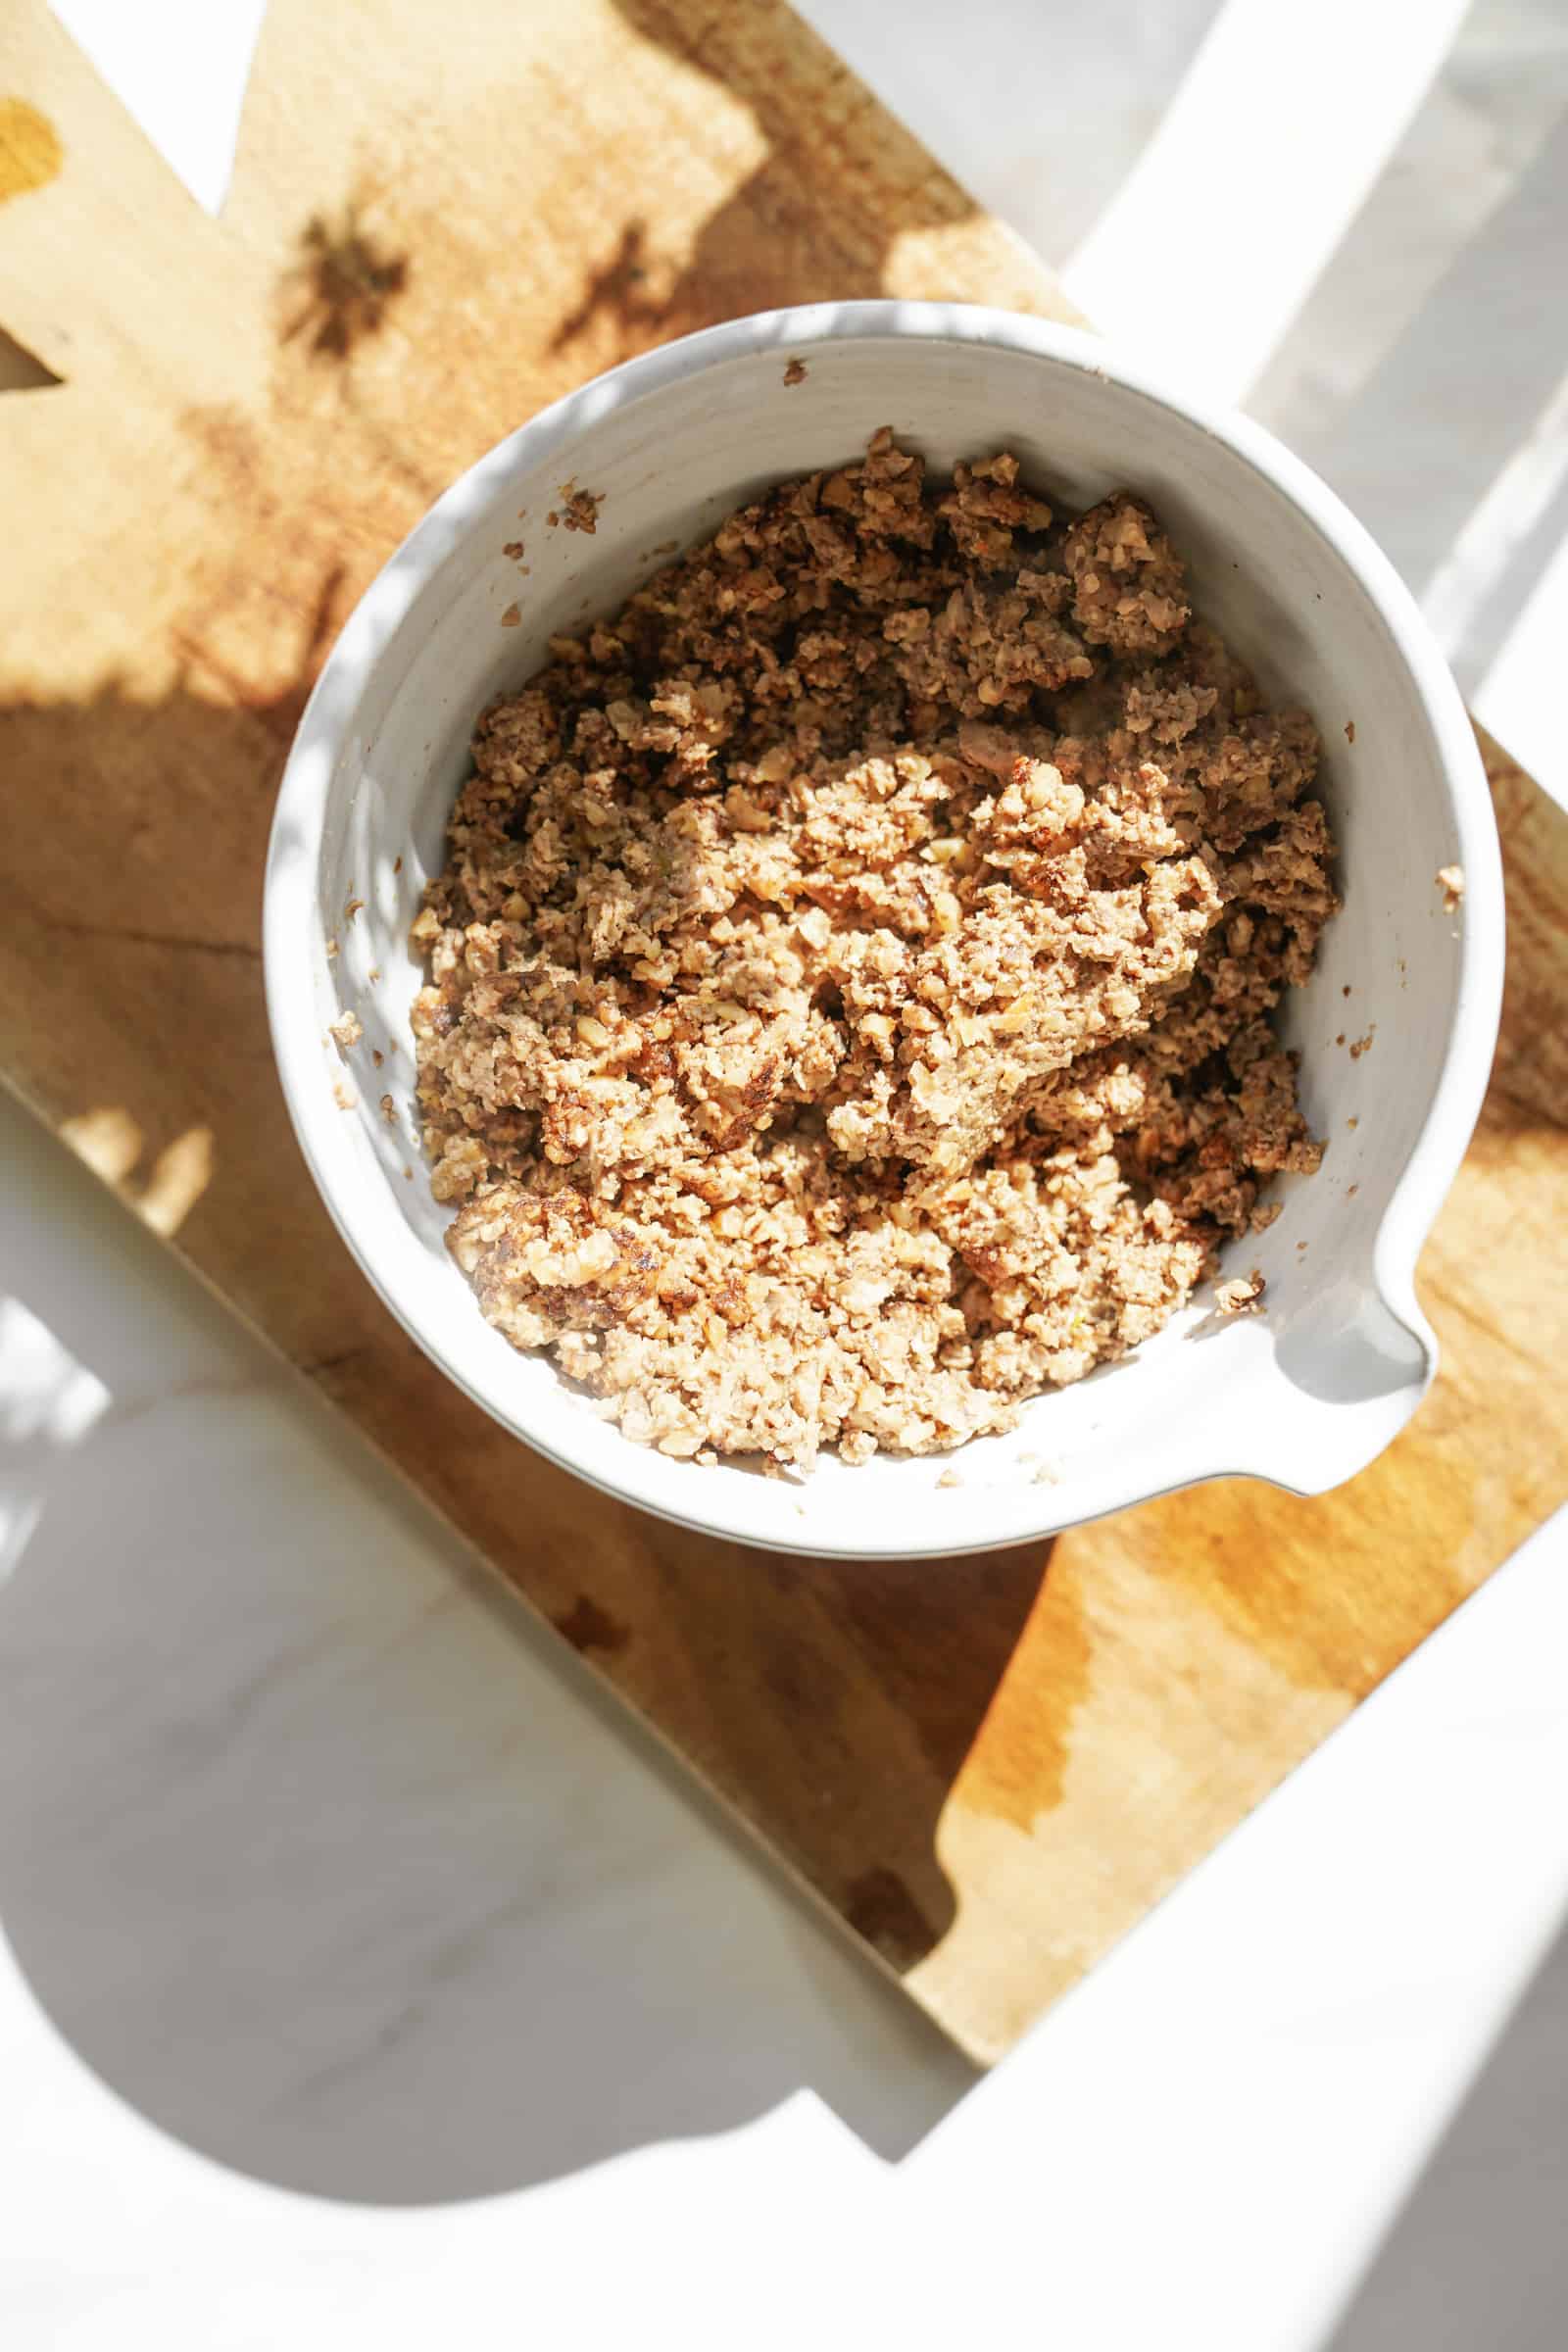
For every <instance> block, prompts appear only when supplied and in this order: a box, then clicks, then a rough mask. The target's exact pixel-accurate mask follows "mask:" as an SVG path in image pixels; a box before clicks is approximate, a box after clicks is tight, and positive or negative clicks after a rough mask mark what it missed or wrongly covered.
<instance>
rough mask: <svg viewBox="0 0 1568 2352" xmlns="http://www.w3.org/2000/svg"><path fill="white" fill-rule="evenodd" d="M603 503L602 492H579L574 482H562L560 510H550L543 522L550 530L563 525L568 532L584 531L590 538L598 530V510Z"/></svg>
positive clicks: (603, 495) (603, 496)
mask: <svg viewBox="0 0 1568 2352" xmlns="http://www.w3.org/2000/svg"><path fill="white" fill-rule="evenodd" d="M604 503H605V494H604V492H603V491H602V490H579V489H578V487H577V485H576V483H575V482H563V483H562V485H561V507H560V510H559V512H558V511H557V510H556V509H555V508H552V509H551V511H550V513H549V514H548V515H546V516H545V520H546V522H548V523H549V525H550V527H551V529H552V530H556V529H558V528H559V527H560V526H562V525H563V524H564V527H565V528H566V529H567V530H568V531H586V532H587V533H588V534H589V536H590V538H591V537H592V535H593V533H594V532H595V531H597V529H598V528H599V510H600V508H601V507H602V506H603V505H604Z"/></svg>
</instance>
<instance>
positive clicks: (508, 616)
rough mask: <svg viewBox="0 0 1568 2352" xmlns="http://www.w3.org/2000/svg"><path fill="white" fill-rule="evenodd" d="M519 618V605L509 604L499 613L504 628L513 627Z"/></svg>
mask: <svg viewBox="0 0 1568 2352" xmlns="http://www.w3.org/2000/svg"><path fill="white" fill-rule="evenodd" d="M521 618H522V609H521V607H520V606H519V605H509V606H508V607H507V609H506V611H505V612H504V613H502V615H501V626H502V627H503V628H504V629H515V627H516V626H517V623H518V622H519V621H520V620H521Z"/></svg>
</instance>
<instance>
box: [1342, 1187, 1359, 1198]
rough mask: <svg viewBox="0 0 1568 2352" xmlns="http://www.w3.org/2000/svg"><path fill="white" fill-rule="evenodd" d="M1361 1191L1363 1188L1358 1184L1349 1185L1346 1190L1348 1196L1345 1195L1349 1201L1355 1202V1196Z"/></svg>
mask: <svg viewBox="0 0 1568 2352" xmlns="http://www.w3.org/2000/svg"><path fill="white" fill-rule="evenodd" d="M1360 1190H1361V1187H1360V1186H1359V1185H1358V1184H1352V1185H1348V1186H1347V1188H1346V1194H1345V1198H1346V1199H1347V1201H1353V1200H1354V1199H1355V1196H1356V1194H1357V1193H1358V1192H1359V1191H1360Z"/></svg>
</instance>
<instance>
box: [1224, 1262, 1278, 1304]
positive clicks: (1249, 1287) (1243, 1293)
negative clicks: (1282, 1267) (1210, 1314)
mask: <svg viewBox="0 0 1568 2352" xmlns="http://www.w3.org/2000/svg"><path fill="white" fill-rule="evenodd" d="M1267 1288H1268V1285H1267V1284H1266V1283H1265V1282H1264V1280H1263V1277H1262V1275H1261V1274H1259V1273H1258V1271H1257V1269H1256V1267H1255V1266H1254V1268H1253V1269H1252V1271H1251V1273H1250V1274H1238V1275H1237V1276H1236V1278H1235V1280H1234V1281H1231V1282H1218V1283H1216V1284H1215V1285H1214V1305H1215V1308H1216V1310H1217V1312H1218V1313H1220V1314H1222V1315H1260V1314H1261V1313H1262V1312H1263V1293H1264V1291H1265V1290H1266V1289H1267Z"/></svg>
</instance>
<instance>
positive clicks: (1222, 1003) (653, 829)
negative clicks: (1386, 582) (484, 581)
mask: <svg viewBox="0 0 1568 2352" xmlns="http://www.w3.org/2000/svg"><path fill="white" fill-rule="evenodd" d="M473 757H474V774H473V776H472V777H471V779H470V780H469V782H468V783H467V784H466V787H465V789H464V791H463V794H462V797H461V798H460V800H459V802H458V805H457V808H456V810H455V812H454V815H453V819H452V825H451V832H450V858H449V862H448V864H447V867H446V870H445V871H444V872H443V873H442V874H441V876H440V877H439V879H438V880H437V881H435V882H434V883H433V884H431V886H430V888H429V889H428V891H427V892H426V894H425V901H424V906H423V908H422V910H421V912H420V914H419V915H418V917H417V921H416V923H415V926H414V930H415V937H416V941H417V945H418V946H419V947H420V948H421V949H422V950H423V951H424V953H425V954H426V956H427V957H428V964H429V972H430V980H429V984H428V985H427V986H426V987H425V988H424V989H423V990H422V992H421V994H420V996H419V998H418V1000H417V1005H416V1008H415V1016H414V1026H415V1032H416V1036H417V1043H418V1055H419V1085H418V1096H419V1106H420V1111H421V1114H422V1120H423V1129H424V1136H425V1141H426V1145H427V1148H428V1150H429V1152H430V1153H431V1156H432V1159H433V1163H434V1164H433V1171H432V1178H431V1181H432V1187H433V1190H434V1193H435V1196H436V1198H437V1200H438V1201H444V1202H451V1203H456V1204H458V1206H457V1214H456V1218H455V1221H454V1223H453V1225H452V1227H451V1230H450V1233H449V1236H448V1240H449V1243H450V1246H451V1249H452V1250H453V1252H454V1254H455V1256H456V1258H457V1260H458V1263H459V1264H460V1265H461V1266H462V1267H463V1269H464V1271H465V1272H466V1274H467V1275H468V1276H469V1277H470V1279H471V1281H472V1284H473V1287H474V1289H475V1291H476V1293H477V1295H478V1299H479V1304H480V1306H481V1308H482V1309H483V1312H484V1313H485V1314H486V1315H487V1316H488V1317H489V1319H490V1320H491V1321H492V1322H493V1323H494V1324H496V1325H497V1326H498V1327H499V1329H500V1330H502V1331H503V1332H505V1333H506V1335H507V1336H508V1338H509V1339H511V1340H512V1341H513V1342H515V1345H516V1346H517V1347H519V1348H551V1349H553V1350H554V1353H555V1356H556V1360H557V1362H558V1364H559V1365H560V1367H561V1369H562V1370H563V1371H564V1373H566V1374H567V1375H568V1376H570V1377H571V1378H572V1379H573V1380H575V1381H578V1382H580V1383H582V1384H583V1386H584V1387H585V1388H586V1389H587V1390H588V1391H589V1392H590V1393H591V1394H592V1395H593V1396H594V1397H598V1398H600V1399H602V1400H603V1405H602V1409H603V1410H605V1411H606V1412H608V1413H611V1414H613V1416H614V1417H615V1418H616V1419H618V1421H619V1423H620V1425H621V1428H622V1429H623V1430H624V1432H625V1433H626V1435H627V1436H628V1437H631V1438H634V1439H638V1440H641V1441H644V1442H646V1443H650V1444H653V1445H656V1446H659V1447H660V1448H661V1449H662V1451H663V1452H665V1453H670V1454H676V1455H688V1456H689V1455H695V1454H697V1453H699V1452H703V1453H704V1454H705V1456H707V1455H709V1454H710V1453H711V1450H712V1449H716V1450H719V1451H722V1452H725V1453H730V1454H751V1455H759V1454H760V1455H761V1456H762V1457H764V1461H765V1462H766V1463H767V1464H769V1465H772V1466H784V1465H801V1464H805V1463H808V1462H809V1461H810V1460H811V1459H812V1457H813V1456H814V1455H815V1453H816V1452H817V1450H818V1448H819V1447H821V1446H837V1447H838V1450H839V1452H840V1454H841V1455H842V1456H843V1457H844V1458H845V1459H846V1460H849V1461H852V1462H858V1461H862V1460H864V1459H865V1458H866V1457H867V1456H868V1455H869V1454H871V1453H873V1452H874V1451H875V1450H876V1449H877V1448H878V1447H884V1448H888V1449H891V1450H895V1451H899V1452H905V1453H918V1452H924V1451H928V1450H932V1449H941V1448H947V1447H951V1446H957V1445H959V1444H961V1443H962V1442H963V1441H964V1440H966V1439H967V1438H970V1437H972V1436H975V1435H977V1434H979V1433H981V1432H985V1431H995V1430H999V1429H1004V1428H1006V1427H1009V1426H1010V1425H1011V1424H1012V1422H1013V1421H1014V1420H1015V1419H1016V1416H1017V1410H1018V1407H1019V1405H1020V1403H1021V1402H1022V1401H1023V1400H1024V1399H1026V1398H1028V1397H1032V1396H1034V1395H1036V1394H1038V1393H1039V1392H1040V1391H1042V1390H1044V1389H1047V1388H1050V1387H1053V1386H1058V1385H1060V1384H1062V1383H1065V1382H1068V1381H1073V1380H1077V1379H1079V1378H1080V1377H1081V1376H1082V1375H1083V1374H1084V1373H1086V1372H1088V1371H1090V1370H1091V1369H1092V1368H1093V1367H1094V1366H1095V1365H1096V1364H1099V1363H1101V1362H1103V1361H1105V1360H1106V1359H1108V1358H1112V1357H1115V1356H1119V1355H1121V1354H1123V1353H1124V1352H1125V1351H1126V1350H1127V1349H1128V1348H1133V1347H1136V1346H1137V1344H1138V1343H1139V1342H1140V1341H1141V1340H1144V1339H1147V1338H1148V1337H1149V1336H1150V1335H1151V1334H1152V1332H1155V1331H1157V1330H1158V1329H1159V1328H1160V1326H1161V1325H1162V1324H1163V1323H1164V1322H1165V1321H1166V1320H1167V1319H1168V1317H1169V1316H1170V1315H1171V1314H1172V1312H1173V1311H1174V1310H1175V1309H1176V1308H1177V1307H1178V1306H1180V1305H1181V1304H1182V1303H1183V1302H1184V1301H1185V1299H1187V1297H1188V1295H1189V1293H1190V1292H1191V1291H1192V1289H1193V1287H1194V1285H1195V1284H1197V1283H1198V1282H1199V1281H1200V1280H1201V1278H1202V1277H1203V1276H1204V1275H1205V1274H1207V1273H1209V1272H1211V1271H1212V1267H1213V1252H1214V1250H1215V1246H1216V1244H1217V1243H1218V1242H1219V1241H1221V1240H1222V1239H1223V1238H1224V1237H1225V1236H1227V1235H1231V1234H1238V1233H1241V1232H1243V1231H1245V1230H1246V1229H1248V1227H1249V1226H1250V1225H1252V1224H1261V1223H1263V1222H1265V1221H1266V1218H1267V1214H1268V1212H1267V1211H1266V1210H1264V1209H1259V1208H1258V1206H1257V1201H1258V1194H1259V1189H1260V1187H1261V1186H1262V1185H1263V1184H1264V1183H1265V1182H1266V1181H1267V1179H1268V1178H1269V1177H1270V1176H1272V1175H1273V1174H1274V1173H1275V1172H1276V1171H1278V1170H1280V1169H1286V1168H1292V1169H1303V1170H1305V1169H1311V1168H1314V1167H1316V1165H1317V1163H1318V1159H1319V1157H1320V1151H1319V1147H1318V1146H1317V1145H1316V1144H1315V1143H1313V1142H1312V1140H1311V1139H1310V1137H1309V1136H1308V1133H1307V1131H1306V1128H1305V1126H1304V1124H1303V1121H1302V1119H1301V1116H1300V1114H1299V1109H1298V1107H1297V1100H1296V1071H1295V1057H1294V1056H1293V1055H1292V1054H1287V1053H1286V1052H1284V1051H1283V1050H1282V1048H1281V1047H1280V1045H1279V1043H1278V1041H1277V1039H1276V1038H1275V1036H1274V1034H1273V1032H1272V1030H1271V1029H1270V1026H1269V1018H1268V1016H1269V1012H1270V1009H1271V1007H1272V1006H1273V1005H1274V1004H1275V1003H1276V1001H1277V1000H1278V998H1279V996H1280V994H1281V992H1282V990H1283V989H1284V988H1285V987H1287V986H1288V985H1292V984H1298V985H1299V983H1300V982H1302V981H1304V980H1305V978H1306V977H1307V974H1308V972H1309V970H1310V968H1311V963H1312V956H1313V951H1314V948H1315V944H1316V941H1317V937H1318V933H1319V931H1320V930H1321V928H1322V926H1323V924H1324V922H1325V921H1326V920H1327V919H1328V917H1329V916H1330V914H1331V913H1332V912H1333V910H1334V907H1335V903H1336V902H1335V898H1334V894H1333V890H1332V887H1331V884H1330V880H1329V869H1330V865H1331V862H1332V858H1333V843H1332V841H1331V838H1330V835H1329V830H1328V827H1327V824H1326V822H1325V819H1324V813H1323V809H1322V808H1321V807H1320V806H1319V804H1318V803H1317V802H1316V801H1315V800H1313V799H1311V798H1309V797H1308V794H1307V787H1308V786H1309V784H1310V782H1311V779H1312V775H1313V771H1314V768H1315V766H1316V763H1317V757H1318V741H1317V736H1316V733H1315V731H1314V729H1313V727H1312V724H1311V721H1310V720H1309V719H1308V718H1307V716H1306V715H1305V713H1304V712H1302V711H1268V710H1266V709H1264V708H1263V707H1262V705H1261V704H1260V701H1259V698H1258V696H1257V694H1256V692H1255V690H1254V688H1253V686H1252V683H1251V681H1250V678H1249V677H1248V675H1247V674H1246V672H1245V671H1244V670H1242V668H1241V667H1240V666H1239V665H1238V663H1237V662H1235V661H1234V660H1233V659H1232V658H1231V656H1230V655H1229V654H1228V653H1227V652H1226V650H1225V648H1224V646H1223V645H1221V644H1220V642H1219V641H1218V639H1217V638H1216V637H1215V636H1214V635H1213V633H1212V632H1211V631H1210V630H1208V629H1206V628H1204V627H1203V626H1202V625H1201V623H1200V622H1198V621H1197V620H1195V619H1194V618H1193V616H1192V614H1191V613H1190V612H1189V609H1188V605H1187V600H1186V591H1185V587H1184V580H1183V571H1182V565H1181V563H1180V560H1179V558H1178V557H1177V555H1176V552H1175V550H1174V549H1173V548H1172V547H1171V545H1170V543H1169V541H1168V540H1167V539H1166V537H1165V536H1164V533H1163V532H1162V531H1161V530H1160V528H1159V526H1158V524H1157V523H1156V522H1155V520H1154V517H1153V516H1152V514H1151V513H1150V512H1149V510H1148V508H1147V507H1145V506H1143V505H1142V504H1141V503H1140V502H1139V501H1138V500H1137V499H1136V498H1133V497H1131V496H1128V495H1125V494H1118V495H1116V496H1114V497H1110V498H1107V499H1105V500H1103V502H1102V503H1101V504H1100V505H1099V506H1096V507H1094V508H1092V509H1091V510H1090V511H1089V512H1088V513H1087V514H1084V515H1079V516H1077V517H1076V519H1072V520H1065V521H1064V520H1059V519H1057V518H1055V517H1054V516H1053V515H1052V513H1051V511H1050V510H1049V508H1048V507H1047V506H1046V505H1045V504H1044V503H1043V502H1042V501H1041V500H1040V499H1039V498H1037V497H1036V496H1034V495H1033V494H1032V493H1031V492H1030V491H1029V490H1028V489H1027V488H1025V486H1024V485H1023V484H1022V483H1021V481H1020V480H1019V476H1018V467H1017V465H1016V463H1015V462H1014V460H1013V459H1012V458H1010V457H1008V456H1006V455H1002V456H997V457H993V458H991V459H989V460H988V461H986V462H984V463H977V464H973V465H960V466H957V467H956V471H955V475H954V478H953V480H952V481H951V482H935V481H931V480H928V479H926V478H925V474H924V469H923V466H922V464H921V461H920V460H919V459H918V458H917V457H915V456H913V455H911V454H910V453H908V452H907V451H905V450H902V449H900V448H899V447H898V446H897V444H896V443H895V442H894V440H893V438H892V435H891V434H890V433H889V432H887V431H885V430H884V431H882V432H879V433H878V434H877V435H876V436H875V438H874V439H873V440H872V442H871V444H870V448H869V452H868V454H867V456H866V457H865V459H864V461H863V462H862V463H860V464H858V465H854V466H846V467H845V468H844V469H843V470H842V471H840V472H833V473H818V474H812V475H811V476H810V477H809V479H808V480H805V481H797V482H790V483H787V484H785V485H783V486H782V487H781V488H779V489H776V490H774V491H773V492H771V493H770V494H769V495H768V496H767V497H765V498H763V499H761V500H760V502H759V503H758V504H756V505H754V506H750V507H747V508H746V509H744V510H743V511H742V512H741V513H739V514H737V515H732V516H731V517H730V519H729V520H728V521H727V522H725V523H724V525H723V526H722V528H721V529H720V530H719V532H718V533H717V536H716V537H715V538H714V539H712V540H711V542H710V543H709V544H707V545H706V546H703V547H700V548H698V549H696V550H695V551H694V552H693V553H691V554H689V555H687V556H684V557H682V558H681V559H680V560H679V561H678V562H675V563H672V564H670V565H669V566H668V567H667V568H666V569H665V570H663V571H662V572H660V573H659V575H658V576H657V577H656V578H654V579H653V580H651V581H650V582H649V584H648V585H647V586H646V587H645V588H643V589H642V590H640V591H639V592H638V593H637V594H636V595H634V596H633V597H632V598H631V600H630V602H629V603H628V604H627V605H626V606H625V608H624V610H623V611H622V612H620V613H617V614H616V615H615V616H614V617H613V619H610V620H606V621H603V622H601V623H599V624H598V625H597V626H594V627H592V628H591V629H589V630H588V631H587V633H586V635H585V636H583V637H581V638H566V637H561V638H557V639H555V640H553V642H552V658H551V661H550V662H549V664H548V666H547V667H545V668H544V669H542V670H541V671H540V672H539V673H538V675H537V676H535V677H534V678H533V679H531V680H530V682H529V683H528V684H527V685H526V686H525V687H524V688H523V690H522V691H521V692H520V693H518V694H515V695H512V696H509V697H508V698H507V699H506V700H504V701H502V702H500V703H498V704H496V705H495V706H494V707H493V708H492V709H490V710H489V711H486V712H485V713H484V715H483V717H482V718H481V719H480V721H479V725H478V730H477V733H476V736H475V738H474V745H473Z"/></svg>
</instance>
